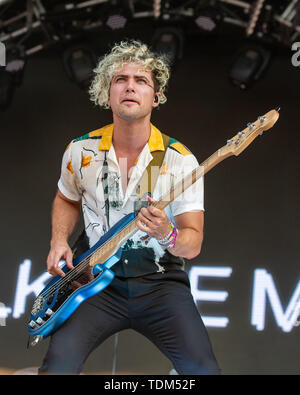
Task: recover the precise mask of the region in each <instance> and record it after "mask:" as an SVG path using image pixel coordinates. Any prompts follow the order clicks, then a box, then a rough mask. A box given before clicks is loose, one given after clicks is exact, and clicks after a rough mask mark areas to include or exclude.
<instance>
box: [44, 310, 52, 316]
mask: <svg viewBox="0 0 300 395" xmlns="http://www.w3.org/2000/svg"><path fill="white" fill-rule="evenodd" d="M45 314H46V315H47V316H48V317H51V315H53V311H52V310H51V309H47V310H46V311H45Z"/></svg>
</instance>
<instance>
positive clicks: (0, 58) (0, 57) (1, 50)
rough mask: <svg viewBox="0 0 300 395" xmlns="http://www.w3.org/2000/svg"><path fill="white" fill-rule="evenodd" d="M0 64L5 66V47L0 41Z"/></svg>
mask: <svg viewBox="0 0 300 395" xmlns="http://www.w3.org/2000/svg"><path fill="white" fill-rule="evenodd" d="M0 66H6V48H5V45H4V44H3V43H2V42H1V41H0Z"/></svg>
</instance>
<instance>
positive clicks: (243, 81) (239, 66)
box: [229, 45, 271, 89]
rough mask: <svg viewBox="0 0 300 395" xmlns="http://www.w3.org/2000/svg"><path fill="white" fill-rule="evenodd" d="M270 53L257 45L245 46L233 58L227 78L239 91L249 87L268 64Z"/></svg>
mask: <svg viewBox="0 0 300 395" xmlns="http://www.w3.org/2000/svg"><path fill="white" fill-rule="evenodd" d="M270 59H271V52H270V51H268V50H266V49H265V48H262V47H261V46H258V45H247V46H245V47H243V48H241V49H240V50H239V51H238V52H237V54H236V55H235V56H234V60H233V62H232V65H231V68H230V71H229V78H230V80H231V82H232V83H233V84H234V85H237V86H239V87H240V88H241V89H247V88H249V87H251V86H252V85H253V84H254V83H255V81H257V80H258V79H259V78H260V77H261V76H262V73H263V72H264V71H265V70H266V68H267V66H268V64H269V63H270Z"/></svg>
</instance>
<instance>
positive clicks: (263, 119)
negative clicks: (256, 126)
mask: <svg viewBox="0 0 300 395" xmlns="http://www.w3.org/2000/svg"><path fill="white" fill-rule="evenodd" d="M257 119H258V121H260V123H264V122H265V120H266V119H267V118H266V117H262V116H260V117H258V118H257Z"/></svg>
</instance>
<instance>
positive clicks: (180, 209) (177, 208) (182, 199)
mask: <svg viewBox="0 0 300 395" xmlns="http://www.w3.org/2000/svg"><path fill="white" fill-rule="evenodd" d="M180 162H181V163H180V166H177V169H178V171H176V179H175V183H176V182H178V181H180V180H181V179H183V177H185V176H187V175H188V174H190V173H191V172H192V171H193V170H194V169H195V168H197V167H199V163H198V161H197V159H196V158H195V156H194V155H192V154H191V155H186V156H183V157H182V158H181V161H180ZM203 178H204V177H203V176H202V177H200V178H199V179H198V180H197V181H196V182H195V183H194V184H193V185H191V186H190V187H188V188H187V189H186V190H185V191H184V192H183V193H182V194H181V195H180V196H178V197H177V198H176V199H175V200H174V201H173V202H172V203H170V209H171V212H172V215H173V217H175V216H176V215H179V214H183V213H186V212H190V211H204V179H203Z"/></svg>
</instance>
